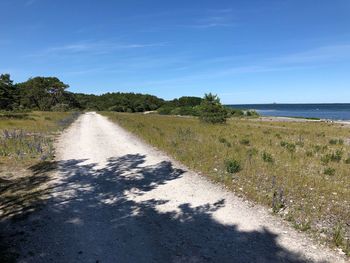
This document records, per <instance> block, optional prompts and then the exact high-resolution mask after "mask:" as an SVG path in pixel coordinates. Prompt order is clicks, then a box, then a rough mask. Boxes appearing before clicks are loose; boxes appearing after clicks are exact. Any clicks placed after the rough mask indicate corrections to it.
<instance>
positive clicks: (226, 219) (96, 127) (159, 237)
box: [18, 112, 345, 263]
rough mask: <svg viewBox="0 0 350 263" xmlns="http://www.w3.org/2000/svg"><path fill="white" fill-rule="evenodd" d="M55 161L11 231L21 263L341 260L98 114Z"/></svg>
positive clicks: (61, 146) (62, 142)
mask: <svg viewBox="0 0 350 263" xmlns="http://www.w3.org/2000/svg"><path fill="white" fill-rule="evenodd" d="M57 161H58V172H57V173H56V179H55V180H54V181H53V182H51V184H52V189H53V190H52V191H53V193H52V196H51V197H50V198H49V200H48V202H47V204H46V205H45V207H44V208H43V209H42V210H40V211H38V212H35V213H33V214H31V215H30V216H29V217H28V218H27V219H26V221H25V222H21V223H18V224H19V226H18V228H22V229H23V231H24V232H25V234H24V238H23V240H22V241H21V250H20V252H21V253H20V255H21V256H20V258H19V262H35V263H40V262H94V263H95V262H99V263H104V262H269V263H271V262H345V259H343V258H342V257H341V256H340V255H339V254H337V253H336V252H334V251H331V250H329V249H327V248H325V247H321V246H320V245H317V244H315V243H313V242H312V241H311V240H310V239H309V238H307V237H306V236H305V235H304V234H302V233H298V232H297V231H295V230H294V229H292V228H291V227H289V226H288V225H287V224H286V223H285V222H283V221H282V220H280V219H279V218H277V217H275V216H273V215H270V213H269V212H268V211H267V210H266V209H265V208H263V207H260V206H258V205H253V204H252V203H250V202H247V201H244V200H242V199H241V198H238V197H236V196H235V195H234V194H232V193H230V192H228V191H226V190H225V189H223V188H221V187H220V186H218V185H215V184H213V183H211V182H209V181H208V180H206V179H205V178H203V177H201V176H200V175H198V174H195V173H193V172H190V171H188V170H187V169H186V168H185V167H183V166H181V165H180V164H178V163H177V162H175V161H173V160H172V159H170V158H169V157H167V156H166V155H165V154H164V153H161V152H159V151H157V150H156V149H154V148H153V147H150V146H148V145H146V144H145V143H143V142H142V141H141V140H139V139H137V138H136V137H134V136H133V135H131V134H130V133H128V132H126V131H125V130H124V129H122V128H121V127H119V126H118V125H116V124H114V123H112V122H111V121H109V120H108V119H107V118H106V117H103V116H101V115H99V114H97V113H93V112H92V113H86V114H84V115H82V116H80V117H79V118H78V120H77V121H75V122H74V123H73V124H72V125H71V126H70V127H69V128H68V129H67V130H66V131H65V132H64V133H63V134H62V136H61V137H60V139H59V142H58V144H57Z"/></svg>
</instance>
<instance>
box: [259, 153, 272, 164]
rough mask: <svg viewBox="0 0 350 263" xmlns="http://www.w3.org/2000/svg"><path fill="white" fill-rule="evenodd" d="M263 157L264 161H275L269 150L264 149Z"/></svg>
mask: <svg viewBox="0 0 350 263" xmlns="http://www.w3.org/2000/svg"><path fill="white" fill-rule="evenodd" d="M261 157H262V159H263V161H264V162H266V163H273V162H274V160H273V157H272V155H271V154H270V153H268V152H265V151H264V152H263V153H262V155H261Z"/></svg>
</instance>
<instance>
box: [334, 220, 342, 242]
mask: <svg viewBox="0 0 350 263" xmlns="http://www.w3.org/2000/svg"><path fill="white" fill-rule="evenodd" d="M333 242H334V244H335V245H336V246H337V247H340V246H342V245H343V243H344V230H343V228H342V226H341V224H339V223H338V224H337V225H336V226H335V228H334V231H333Z"/></svg>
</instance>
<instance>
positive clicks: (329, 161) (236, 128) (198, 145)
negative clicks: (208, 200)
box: [103, 112, 350, 254]
mask: <svg viewBox="0 0 350 263" xmlns="http://www.w3.org/2000/svg"><path fill="white" fill-rule="evenodd" d="M103 114H104V115H106V116H108V117H109V118H110V119H111V120H113V121H116V122H118V123H119V124H120V125H121V126H123V127H125V128H126V129H128V130H129V131H131V132H133V133H135V134H136V135H138V136H139V137H141V138H142V139H144V140H145V141H146V142H148V143H150V144H152V145H154V146H156V147H158V148H159V149H161V150H163V151H165V152H167V153H168V154H170V155H171V156H173V157H174V158H175V159H177V160H178V161H180V162H182V163H183V164H185V165H187V166H188V167H189V168H191V169H193V170H195V171H198V172H201V173H202V174H204V175H206V176H208V177H209V178H210V179H212V180H213V181H215V182H220V183H223V184H225V186H226V187H227V188H229V189H231V190H232V191H234V192H236V194H237V195H240V196H244V197H245V198H248V199H250V200H253V201H256V202H258V203H260V204H263V205H266V206H269V207H270V208H271V211H272V212H274V213H276V214H278V215H280V216H282V217H284V218H285V219H286V220H288V221H290V222H291V224H292V225H293V226H294V227H295V228H297V229H298V230H300V231H307V232H309V233H310V234H312V235H314V236H317V237H319V238H320V240H324V241H327V242H329V243H331V244H333V245H335V246H338V247H341V248H342V249H343V250H344V251H345V252H346V253H348V254H349V252H350V251H349V236H350V222H349V218H350V172H349V171H350V146H349V138H350V128H348V127H343V126H342V125H339V124H329V123H324V122H298V121H295V122H268V121H264V122H262V121H259V120H258V119H231V120H230V121H229V122H228V124H226V125H210V124H204V123H201V122H200V121H199V120H198V119H196V118H183V117H175V116H160V115H141V114H122V113H111V112H105V113H103Z"/></svg>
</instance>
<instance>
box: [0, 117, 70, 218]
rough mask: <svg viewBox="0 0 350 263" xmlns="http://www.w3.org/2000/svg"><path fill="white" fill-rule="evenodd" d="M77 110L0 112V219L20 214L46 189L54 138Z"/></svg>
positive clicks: (36, 200) (31, 206)
mask: <svg viewBox="0 0 350 263" xmlns="http://www.w3.org/2000/svg"><path fill="white" fill-rule="evenodd" d="M76 115H77V114H76V113H69V112H32V113H0V219H1V220H5V219H7V218H9V217H13V216H17V215H23V214H24V213H25V212H27V210H28V209H29V208H30V209H33V206H34V204H35V203H38V201H39V199H40V198H42V197H43V195H44V193H46V190H45V189H46V183H47V182H48V181H49V179H50V178H49V177H48V174H47V173H40V172H39V171H41V168H44V167H45V169H46V170H47V171H48V170H50V169H47V168H48V167H50V164H51V160H52V159H53V157H54V147H53V141H54V137H55V135H56V134H57V132H59V131H60V130H62V129H64V128H65V127H67V126H68V125H69V124H70V123H71V122H72V121H73V120H74V119H75V118H76Z"/></svg>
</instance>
